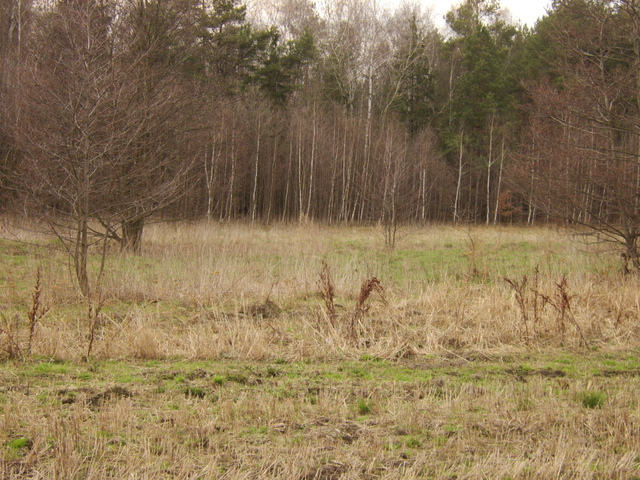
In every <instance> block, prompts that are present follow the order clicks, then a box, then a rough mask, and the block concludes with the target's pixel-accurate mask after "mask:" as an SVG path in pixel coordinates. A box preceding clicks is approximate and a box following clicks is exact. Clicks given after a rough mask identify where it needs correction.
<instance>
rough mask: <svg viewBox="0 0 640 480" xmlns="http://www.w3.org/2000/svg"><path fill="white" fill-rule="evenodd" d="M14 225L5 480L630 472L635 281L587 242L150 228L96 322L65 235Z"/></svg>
mask: <svg viewBox="0 0 640 480" xmlns="http://www.w3.org/2000/svg"><path fill="white" fill-rule="evenodd" d="M8 231H9V230H7V232H8ZM7 232H5V233H6V235H5V238H7V240H5V241H4V246H5V253H4V255H3V256H0V262H1V263H2V265H3V269H4V277H3V279H2V282H3V283H2V289H1V290H0V305H1V306H2V308H3V314H2V322H3V323H2V325H1V328H2V332H1V333H0V349H1V352H2V354H3V355H4V356H5V357H6V358H7V359H6V360H5V363H4V364H3V366H2V367H1V369H0V376H1V379H2V383H1V385H2V386H1V387H0V406H1V407H2V409H3V410H2V413H0V444H1V445H2V446H3V448H4V450H3V458H2V462H1V463H0V478H34V479H35V478H65V479H66V478H114V479H115V478H118V479H119V478H140V479H143V478H184V479H187V478H220V479H222V478H225V479H244V478H247V479H249V478H251V479H259V478H283V479H285V478H286V479H300V480H311V479H324V480H328V479H338V478H344V479H350V478H353V479H355V478H358V479H361V478H369V479H374V478H375V479H377V478H387V479H398V478H403V479H405V478H406V479H412V478H458V479H462V478H469V479H471V478H531V479H533V478H603V479H604V478H633V475H634V474H635V475H640V471H638V465H639V462H640V436H639V435H638V432H637V424H638V422H639V421H640V418H638V416H639V414H640V411H639V408H640V407H639V405H640V404H639V403H638V401H637V392H636V389H637V387H636V383H637V382H635V377H636V375H637V374H638V372H640V356H639V355H638V351H639V350H638V348H639V347H640V342H639V341H640V329H639V325H640V321H639V320H640V318H639V317H640V280H639V279H638V278H637V277H635V276H626V277H625V276H622V275H620V274H619V271H618V270H619V267H620V265H619V263H618V260H617V257H616V255H615V253H613V252H607V251H606V250H601V251H598V252H597V253H598V254H597V255H593V251H591V252H590V251H586V250H594V249H598V248H602V247H600V246H589V247H586V246H584V247H583V246H580V245H578V244H576V243H574V242H572V241H571V238H569V237H568V236H567V235H565V234H564V233H562V232H557V231H554V230H549V229H525V228H493V229H485V228H472V229H466V228H453V227H441V226H431V227H427V228H424V229H415V230H411V231H407V232H406V233H407V235H406V236H404V237H403V238H401V239H400V241H399V246H398V250H396V251H387V250H385V249H384V237H383V234H382V232H379V231H377V229H376V228H350V227H349V228H347V227H342V228H337V227H335V228H333V227H322V226H318V225H314V224H310V223H307V224H305V225H304V226H278V227H258V226H255V227H251V226H248V225H218V224H204V223H202V224H193V225H184V224H173V225H153V226H151V227H149V228H148V229H147V231H146V237H145V239H146V240H145V245H144V255H143V256H141V257H130V256H122V255H120V254H118V253H117V252H113V253H112V255H111V256H110V259H109V264H108V265H109V270H108V272H107V277H106V278H105V283H104V286H103V292H102V293H103V297H104V303H103V304H102V305H101V307H102V308H101V310H100V313H99V315H98V316H97V317H92V318H89V317H90V316H89V315H88V314H87V311H88V307H87V304H86V302H84V301H82V300H81V299H80V297H79V296H78V294H77V291H76V289H75V288H74V286H73V282H72V279H71V276H70V275H69V270H68V266H67V264H66V259H65V257H64V256H63V255H62V254H61V253H60V252H58V251H57V250H56V249H55V244H48V243H46V241H45V242H43V241H42V239H36V240H38V246H36V247H32V246H29V245H27V244H25V243H14V242H13V241H11V238H13V237H12V236H11V235H17V236H20V238H21V239H22V240H23V241H24V240H25V239H27V240H28V239H29V235H28V233H25V231H24V230H21V231H20V232H19V234H15V233H11V235H9V233H7ZM323 262H324V265H326V267H323ZM37 272H39V273H37ZM505 277H506V278H507V279H508V280H509V281H505ZM35 292H38V293H37V296H36V295H35ZM36 298H37V300H34V299H36ZM35 302H37V309H34V304H35ZM34 312H36V313H34ZM37 312H40V313H37ZM92 334H93V339H92V340H91V335H92ZM90 341H93V344H92V348H91V356H90V358H89V361H88V362H82V359H83V357H84V356H85V355H86V353H87V348H88V342H90ZM16 345H17V348H16ZM29 350H31V354H29V353H28V352H29ZM16 352H22V353H21V354H17V353H16ZM12 356H13V357H14V358H15V359H14V360H12V359H10V358H9V357H12ZM589 395H593V397H589ZM587 399H591V400H587ZM589 402H593V403H589ZM592 404H593V405H595V406H596V408H590V407H591V405H592Z"/></svg>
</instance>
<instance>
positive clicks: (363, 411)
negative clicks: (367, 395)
mask: <svg viewBox="0 0 640 480" xmlns="http://www.w3.org/2000/svg"><path fill="white" fill-rule="evenodd" d="M357 408H358V413H359V414H360V415H369V414H370V413H371V403H370V402H368V401H367V400H366V399H364V398H359V399H358V403H357Z"/></svg>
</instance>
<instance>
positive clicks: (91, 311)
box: [83, 292, 104, 362]
mask: <svg viewBox="0 0 640 480" xmlns="http://www.w3.org/2000/svg"><path fill="white" fill-rule="evenodd" d="M87 304H88V305H87V306H88V311H87V319H88V321H89V341H88V343H87V352H86V354H85V356H84V358H83V360H84V361H85V362H88V361H89V359H90V358H91V352H92V350H93V345H94V343H95V339H96V333H97V331H98V327H99V326H100V312H101V310H102V307H103V306H104V298H103V297H102V293H101V292H100V293H98V298H97V299H96V300H95V301H94V300H93V299H92V298H91V297H89V298H87Z"/></svg>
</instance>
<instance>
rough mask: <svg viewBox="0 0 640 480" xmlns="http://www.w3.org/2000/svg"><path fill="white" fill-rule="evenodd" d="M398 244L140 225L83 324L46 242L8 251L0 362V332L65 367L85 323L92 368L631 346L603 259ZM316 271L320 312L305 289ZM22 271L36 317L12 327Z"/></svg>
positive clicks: (264, 230) (57, 255) (541, 238)
mask: <svg viewBox="0 0 640 480" xmlns="http://www.w3.org/2000/svg"><path fill="white" fill-rule="evenodd" d="M405 233H406V235H405V236H404V237H403V238H401V240H400V242H399V249H398V250H396V251H388V250H385V248H384V238H383V235H382V233H381V232H380V231H378V229H377V228H376V227H370V228H368V227H326V226H321V225H314V224H306V225H304V226H274V227H264V226H251V225H244V224H231V225H229V224H224V225H221V224H215V223H214V224H207V223H194V224H183V223H180V224H156V225H151V226H149V227H148V228H147V230H146V232H145V235H146V236H145V244H144V249H143V250H144V253H143V255H142V256H139V257H136V256H128V255H122V254H120V253H118V252H117V251H115V250H114V251H113V252H111V254H110V258H109V261H108V270H107V275H106V277H105V281H104V285H103V287H102V288H103V291H102V296H103V298H104V305H103V308H102V310H101V311H100V315H99V318H98V319H93V320H92V319H89V318H88V315H87V311H88V310H87V306H86V305H85V304H84V303H83V300H82V299H81V298H80V297H79V296H78V293H77V289H76V288H75V287H74V285H73V281H72V280H73V279H72V276H71V275H70V273H69V268H68V263H67V259H66V257H65V256H64V254H63V253H62V252H59V251H58V250H56V249H55V244H51V243H44V244H43V243H40V244H39V246H37V247H30V246H29V247H27V246H26V244H23V243H18V244H15V245H14V244H13V243H11V245H14V246H13V247H11V248H14V249H16V252H17V254H13V255H12V254H11V253H8V254H6V255H5V257H4V259H3V261H4V262H5V263H6V264H8V265H11V268H10V269H9V270H8V271H7V273H6V278H5V283H4V285H3V288H2V290H1V293H0V295H1V297H0V298H1V300H0V302H1V303H2V305H3V306H4V307H5V312H8V313H5V317H4V320H5V326H4V327H3V328H4V330H3V331H4V333H5V335H4V336H3V341H4V342H5V343H4V351H5V353H6V352H7V350H8V344H7V342H9V340H10V337H9V336H8V335H13V336H14V337H15V338H12V339H11V341H18V340H20V338H21V337H16V335H17V336H20V335H29V336H30V338H31V340H29V342H30V343H31V350H32V352H33V354H35V355H43V356H47V357H52V358H59V359H74V358H80V357H82V352H83V350H85V351H86V348H87V341H88V340H87V335H88V334H89V329H90V328H91V326H90V325H93V327H95V328H94V330H95V331H94V334H95V335H94V337H95V338H94V345H93V347H92V350H91V354H92V355H94V356H95V357H97V358H128V357H131V358H163V357H172V356H181V357H185V358H221V357H225V358H229V357H231V358H240V359H265V358H271V359H273V358H286V359H290V360H296V359H302V358H330V357H358V356H360V355H362V354H363V353H367V354H371V355H376V356H379V357H383V358H398V357H406V356H410V355H416V354H440V353H443V352H447V351H457V350H460V349H467V350H468V349H472V350H479V351H485V350H491V349H521V348H531V347H533V346H571V347H573V346H575V347H585V346H591V347H594V346H597V347H606V346H611V347H619V346H625V347H629V348H635V347H636V346H638V340H639V335H640V331H639V329H638V324H639V322H638V320H639V316H640V289H639V288H638V287H639V286H640V285H639V282H640V281H639V279H638V278H637V277H636V276H623V275H621V274H620V273H619V264H618V263H617V258H616V256H615V252H608V251H606V249H604V247H602V246H599V245H595V246H585V245H582V244H579V243H577V242H575V241H573V240H572V238H571V237H570V236H569V235H568V234H566V233H564V232H562V231H557V230H554V229H545V228H531V229H529V228H517V227H514V228H506V227H497V228H483V227H474V228H468V227H459V228H458V227H449V226H427V227H424V228H415V229H412V230H406V232H405ZM598 249H599V250H598ZM588 250H590V251H588ZM323 262H325V264H326V265H327V268H328V271H330V275H331V282H332V285H333V288H334V292H335V298H334V299H332V302H333V304H334V306H333V308H334V310H333V311H330V309H328V308H327V303H326V301H325V300H323V297H322V288H321V287H320V286H319V284H318V281H319V279H320V276H321V273H322V270H323ZM38 269H39V270H38ZM37 271H40V272H41V273H40V286H39V287H38V288H39V289H40V291H39V294H38V295H39V302H41V303H42V305H43V307H41V308H46V309H47V311H46V315H43V317H42V318H40V319H39V320H38V322H37V325H34V326H33V327H34V328H33V330H32V331H31V330H30V329H29V328H23V329H22V330H24V331H22V332H20V328H19V324H20V321H21V320H20V319H21V318H23V317H24V319H25V320H26V319H27V318H28V317H27V315H26V313H23V312H26V311H27V310H28V309H29V308H32V305H31V300H30V298H31V297H32V295H33V288H34V284H35V276H34V275H35V272H37ZM374 277H375V278H376V279H378V280H379V282H380V286H381V288H382V289H383V291H384V294H383V297H384V301H383V300H382V296H379V295H375V294H373V295H371V298H368V299H367V300H366V301H367V303H366V306H365V305H361V307H360V313H358V312H359V311H358V296H359V294H360V290H361V286H362V284H363V282H365V281H367V280H371V279H373V278H374ZM505 278H506V280H505ZM525 279H526V281H525ZM565 281H566V283H565V284H564V286H563V287H562V288H564V295H565V296H564V298H562V297H561V294H562V291H561V290H560V287H559V284H560V283H561V282H565ZM517 285H520V286H522V287H523V288H522V291H521V292H520V293H518V291H517V288H515V287H514V286H517ZM12 319H16V321H15V322H12ZM89 322H94V323H91V324H90V323H89ZM356 324H357V325H356ZM356 327H357V328H356ZM354 337H357V338H355V340H354ZM21 341H22V342H23V343H24V342H25V340H24V339H22V340H21Z"/></svg>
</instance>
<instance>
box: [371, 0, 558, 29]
mask: <svg viewBox="0 0 640 480" xmlns="http://www.w3.org/2000/svg"><path fill="white" fill-rule="evenodd" d="M419 1H420V2H421V4H422V5H423V6H424V7H432V8H433V11H434V14H435V15H434V20H435V21H436V24H438V25H442V24H443V23H444V21H443V20H442V17H444V15H445V13H447V12H448V11H449V10H451V7H452V6H453V5H459V4H460V3H462V0H419ZM383 2H384V3H387V4H388V5H389V6H390V7H392V8H393V7H396V6H398V5H400V4H401V3H402V0H383ZM550 4H551V0H500V5H501V6H502V7H503V8H507V9H508V10H509V11H510V12H511V15H512V16H513V18H514V20H519V21H521V22H522V23H526V24H527V25H529V26H530V27H533V26H534V25H535V23H536V20H537V19H538V18H540V17H541V16H543V15H544V14H545V11H546V8H547V7H549V5H550Z"/></svg>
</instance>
